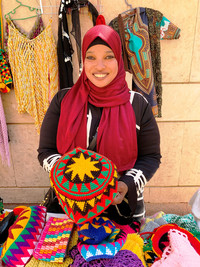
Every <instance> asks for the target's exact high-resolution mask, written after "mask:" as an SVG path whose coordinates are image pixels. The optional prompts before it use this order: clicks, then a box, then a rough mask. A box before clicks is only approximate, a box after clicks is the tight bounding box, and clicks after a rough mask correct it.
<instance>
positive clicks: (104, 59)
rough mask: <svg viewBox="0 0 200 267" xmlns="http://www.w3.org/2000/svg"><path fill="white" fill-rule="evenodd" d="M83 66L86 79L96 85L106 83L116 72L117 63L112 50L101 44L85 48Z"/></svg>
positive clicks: (100, 85)
mask: <svg viewBox="0 0 200 267" xmlns="http://www.w3.org/2000/svg"><path fill="white" fill-rule="evenodd" d="M84 68H85V73H86V76H87V77H88V79H89V80H90V81H91V82H92V83H93V84H94V85H96V86H97V87H104V86H106V85H108V84H109V83H111V82H112V80H113V79H114V78H115V77H116V75H117V73H118V63H117V59H116V58H115V55H114V53H113V51H112V50H111V49H110V48H109V47H108V46H105V45H101V44H99V45H94V46H91V47H90V48H89V49H88V50H87V52H86V56H85V61H84Z"/></svg>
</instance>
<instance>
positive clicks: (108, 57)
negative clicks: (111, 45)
mask: <svg viewBox="0 0 200 267" xmlns="http://www.w3.org/2000/svg"><path fill="white" fill-rule="evenodd" d="M113 58H115V56H113V55H109V56H107V57H106V59H113Z"/></svg>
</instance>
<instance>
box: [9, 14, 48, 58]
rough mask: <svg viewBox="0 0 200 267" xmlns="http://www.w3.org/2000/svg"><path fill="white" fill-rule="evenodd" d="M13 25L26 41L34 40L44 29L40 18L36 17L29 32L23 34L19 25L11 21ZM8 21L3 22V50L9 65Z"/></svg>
mask: <svg viewBox="0 0 200 267" xmlns="http://www.w3.org/2000/svg"><path fill="white" fill-rule="evenodd" d="M12 23H13V25H15V28H16V29H17V30H18V31H19V32H20V33H21V34H22V35H23V36H24V37H27V38H28V39H34V38H36V37H37V36H38V35H39V34H40V33H41V32H42V31H43V30H44V29H45V27H44V23H43V20H42V17H41V16H38V17H37V18H36V20H35V23H34V25H33V27H32V29H31V30H30V31H29V32H25V31H24V30H23V29H22V28H21V27H20V26H19V25H17V22H16V21H13V20H12ZM9 24H10V23H9V20H8V21H7V20H6V21H5V33H4V50H5V57H6V61H7V62H8V63H9V57H8V36H9Z"/></svg>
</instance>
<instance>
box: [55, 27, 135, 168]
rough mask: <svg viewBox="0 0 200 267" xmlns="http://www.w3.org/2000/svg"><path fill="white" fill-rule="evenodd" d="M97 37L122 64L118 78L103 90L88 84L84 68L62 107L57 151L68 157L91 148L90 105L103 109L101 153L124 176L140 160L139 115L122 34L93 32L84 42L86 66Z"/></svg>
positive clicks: (107, 29)
mask: <svg viewBox="0 0 200 267" xmlns="http://www.w3.org/2000/svg"><path fill="white" fill-rule="evenodd" d="M97 37H100V38H101V39H102V40H103V41H105V42H106V43H107V44H108V45H109V46H110V48H111V49H112V51H113V53H114V55H115V57H116V59H117V62H118V74H117V76H116V77H115V78H114V80H113V81H112V82H111V83H110V84H109V85H107V86H105V87H103V88H99V87H96V86H95V85H94V84H92V83H91V82H90V81H89V80H88V78H87V76H86V74H85V70H84V68H83V71H82V74H81V76H80V77H79V79H78V81H77V82H76V84H75V85H74V86H73V87H72V88H71V89H70V90H69V92H68V93H67V94H66V95H65V97H64V98H63V100H62V103H61V112H60V119H59V124H58V132H57V149H58V152H59V153H60V154H64V153H66V152H68V151H70V150H72V149H74V148H76V147H82V148H87V147H86V146H87V106H88V102H90V103H91V104H92V105H94V106H96V107H103V112H102V116H101V120H100V123H99V128H98V134H97V152H98V153H100V154H102V155H104V156H106V157H107V158H109V159H110V160H112V161H113V163H114V164H115V165H116V166H117V169H118V172H121V171H124V170H128V169H130V168H133V166H134V164H135V161H136V158H137V136H136V121H135V114H134V110H133V107H132V105H131V104H130V93H129V89H128V86H127V83H126V80H125V70H124V64H123V60H122V56H121V51H122V50H121V41H120V37H119V35H118V33H117V32H115V31H114V30H113V29H112V28H111V27H109V26H107V25H97V26H94V27H93V28H91V29H90V30H89V31H88V32H87V33H86V34H85V36H84V39H83V44H82V57H83V62H84V60H85V54H86V51H87V49H88V46H89V45H90V43H91V42H92V41H93V40H94V39H96V38H97Z"/></svg>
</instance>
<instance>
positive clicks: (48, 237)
mask: <svg viewBox="0 0 200 267" xmlns="http://www.w3.org/2000/svg"><path fill="white" fill-rule="evenodd" d="M73 227H74V223H73V221H71V220H69V219H64V218H54V217H50V219H49V220H48V222H47V224H46V225H45V227H44V230H43V232H42V234H41V237H40V240H39V242H38V244H37V246H36V248H35V250H34V252H33V256H34V257H35V258H36V259H38V260H43V261H48V262H60V263H62V262H64V259H65V257H66V252H67V247H68V243H69V238H70V236H71V233H72V230H73Z"/></svg>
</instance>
